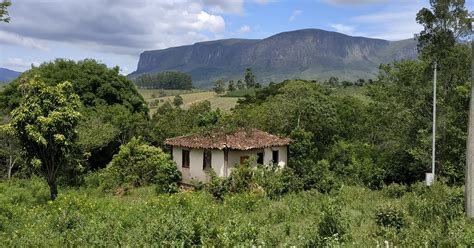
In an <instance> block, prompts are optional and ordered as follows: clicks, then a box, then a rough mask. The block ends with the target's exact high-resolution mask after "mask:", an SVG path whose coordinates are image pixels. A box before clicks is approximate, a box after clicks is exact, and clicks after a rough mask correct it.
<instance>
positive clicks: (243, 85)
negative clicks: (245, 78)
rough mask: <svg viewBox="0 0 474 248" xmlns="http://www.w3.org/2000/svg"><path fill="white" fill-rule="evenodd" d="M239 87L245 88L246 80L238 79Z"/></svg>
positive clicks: (240, 88)
mask: <svg viewBox="0 0 474 248" xmlns="http://www.w3.org/2000/svg"><path fill="white" fill-rule="evenodd" d="M237 89H239V90H243V89H245V84H244V82H242V80H241V79H239V80H238V81H237Z"/></svg>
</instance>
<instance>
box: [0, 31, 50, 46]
mask: <svg viewBox="0 0 474 248" xmlns="http://www.w3.org/2000/svg"><path fill="white" fill-rule="evenodd" d="M0 44H6V45H20V46H23V47H27V48H32V49H37V50H42V51H48V50H49V48H48V47H47V46H46V45H45V44H44V42H41V41H39V40H37V39H32V38H28V37H24V36H21V35H18V34H14V33H8V32H4V31H2V30H0Z"/></svg>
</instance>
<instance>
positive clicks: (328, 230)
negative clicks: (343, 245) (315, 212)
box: [318, 201, 347, 246]
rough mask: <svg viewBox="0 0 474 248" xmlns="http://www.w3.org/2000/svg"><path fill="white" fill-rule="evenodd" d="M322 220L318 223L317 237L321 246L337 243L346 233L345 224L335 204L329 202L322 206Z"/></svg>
mask: <svg viewBox="0 0 474 248" xmlns="http://www.w3.org/2000/svg"><path fill="white" fill-rule="evenodd" d="M321 212H322V219H321V221H320V222H319V223H318V236H319V240H320V245H321V246H326V245H328V243H334V242H336V243H337V242H339V241H340V240H342V239H343V237H344V235H345V234H346V232H347V228H346V224H345V223H344V221H343V218H342V216H341V209H340V207H339V206H337V205H336V203H334V202H332V201H329V202H328V203H327V204H325V205H323V208H322V211H321Z"/></svg>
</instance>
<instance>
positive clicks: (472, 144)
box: [464, 19, 474, 218]
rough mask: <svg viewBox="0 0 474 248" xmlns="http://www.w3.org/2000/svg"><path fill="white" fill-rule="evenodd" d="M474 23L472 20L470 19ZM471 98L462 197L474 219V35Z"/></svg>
mask: <svg viewBox="0 0 474 248" xmlns="http://www.w3.org/2000/svg"><path fill="white" fill-rule="evenodd" d="M471 21H472V22H474V19H471ZM471 50H472V65H471V98H470V100H469V124H468V128H467V144H466V170H465V171H466V174H465V176H464V177H465V180H466V181H465V189H464V194H465V195H464V197H465V199H464V200H465V204H466V206H465V207H466V214H467V216H468V217H470V218H473V217H474V192H473V186H474V100H473V99H472V98H473V96H474V35H472V34H471Z"/></svg>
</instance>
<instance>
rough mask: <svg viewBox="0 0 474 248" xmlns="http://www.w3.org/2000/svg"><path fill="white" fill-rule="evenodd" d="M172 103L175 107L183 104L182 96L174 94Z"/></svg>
mask: <svg viewBox="0 0 474 248" xmlns="http://www.w3.org/2000/svg"><path fill="white" fill-rule="evenodd" d="M173 105H174V106H175V107H179V106H181V105H183V97H181V96H180V95H176V96H175V97H174V98H173Z"/></svg>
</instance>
